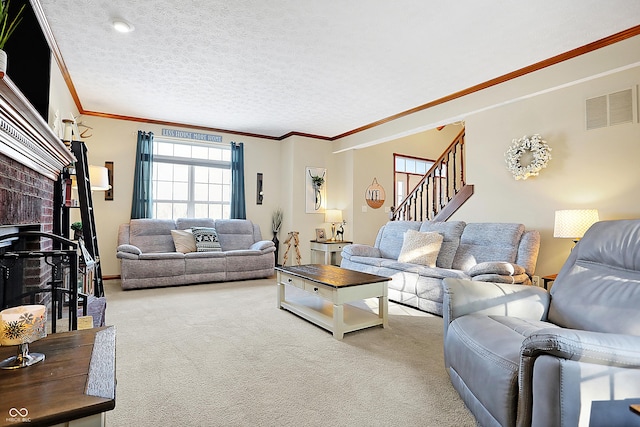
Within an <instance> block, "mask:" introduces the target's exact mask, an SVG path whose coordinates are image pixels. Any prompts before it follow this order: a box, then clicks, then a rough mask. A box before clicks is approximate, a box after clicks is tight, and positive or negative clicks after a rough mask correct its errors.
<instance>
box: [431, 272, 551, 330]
mask: <svg viewBox="0 0 640 427" xmlns="http://www.w3.org/2000/svg"><path fill="white" fill-rule="evenodd" d="M442 284H443V287H444V297H443V307H442V317H443V319H444V333H445V336H446V333H447V329H448V326H449V323H451V322H452V321H453V320H454V319H456V318H457V317H460V316H464V315H466V314H471V313H481V314H487V315H498V316H514V317H520V318H524V319H531V320H544V319H546V317H547V312H548V309H549V301H550V297H549V293H548V292H547V291H546V290H544V289H542V288H539V287H537V286H523V285H511V284H504V283H492V282H478V281H473V280H466V279H453V278H446V279H443V281H442Z"/></svg>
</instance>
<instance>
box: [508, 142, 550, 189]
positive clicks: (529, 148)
mask: <svg viewBox="0 0 640 427" xmlns="http://www.w3.org/2000/svg"><path fill="white" fill-rule="evenodd" d="M550 151H551V148H550V147H549V146H548V145H547V142H546V141H544V140H543V139H542V137H541V136H540V135H538V134H535V135H532V136H527V135H525V136H523V137H522V138H520V139H514V140H513V141H512V142H511V145H510V146H509V148H508V149H507V152H506V153H505V154H504V157H505V162H506V163H507V169H508V170H509V172H511V173H512V174H513V177H514V178H515V179H516V180H520V179H523V180H524V179H527V178H529V177H530V176H537V175H538V174H539V173H540V171H541V170H542V169H544V168H546V167H547V163H549V160H551V153H550Z"/></svg>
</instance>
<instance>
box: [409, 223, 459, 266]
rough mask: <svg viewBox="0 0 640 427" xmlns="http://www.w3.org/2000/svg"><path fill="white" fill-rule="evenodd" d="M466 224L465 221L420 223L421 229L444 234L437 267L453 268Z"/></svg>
mask: <svg viewBox="0 0 640 427" xmlns="http://www.w3.org/2000/svg"><path fill="white" fill-rule="evenodd" d="M465 225H466V224H465V222H464V221H448V222H438V221H425V222H423V223H422V224H421V225H420V231H434V232H437V233H440V234H442V237H443V240H442V246H441V247H440V253H439V254H438V260H437V261H436V266H437V267H440V268H451V265H452V264H453V258H454V257H455V256H456V251H457V250H458V246H459V245H460V237H461V236H462V232H463V231H464V227H465Z"/></svg>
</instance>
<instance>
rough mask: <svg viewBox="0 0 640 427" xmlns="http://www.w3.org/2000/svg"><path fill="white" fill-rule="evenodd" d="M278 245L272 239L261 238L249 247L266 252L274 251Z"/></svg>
mask: <svg viewBox="0 0 640 427" xmlns="http://www.w3.org/2000/svg"><path fill="white" fill-rule="evenodd" d="M275 248H276V245H275V244H274V243H273V242H272V241H271V240H260V241H259V242H255V243H254V244H253V245H251V247H250V248H249V249H251V250H254V251H262V252H264V253H268V252H274V251H275V250H276V249H275Z"/></svg>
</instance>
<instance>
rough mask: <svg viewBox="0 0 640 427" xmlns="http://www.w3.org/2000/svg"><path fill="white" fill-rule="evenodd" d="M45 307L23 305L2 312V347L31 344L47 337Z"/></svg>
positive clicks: (0, 327) (0, 338) (0, 336)
mask: <svg viewBox="0 0 640 427" xmlns="http://www.w3.org/2000/svg"><path fill="white" fill-rule="evenodd" d="M46 322H47V309H46V307H45V306H44V305H22V306H19V307H12V308H7V309H6V310H2V311H0V345H5V346H7V345H20V344H25V343H31V342H34V341H37V340H39V339H40V338H44V337H46V336H47V330H46V328H45V325H46Z"/></svg>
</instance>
